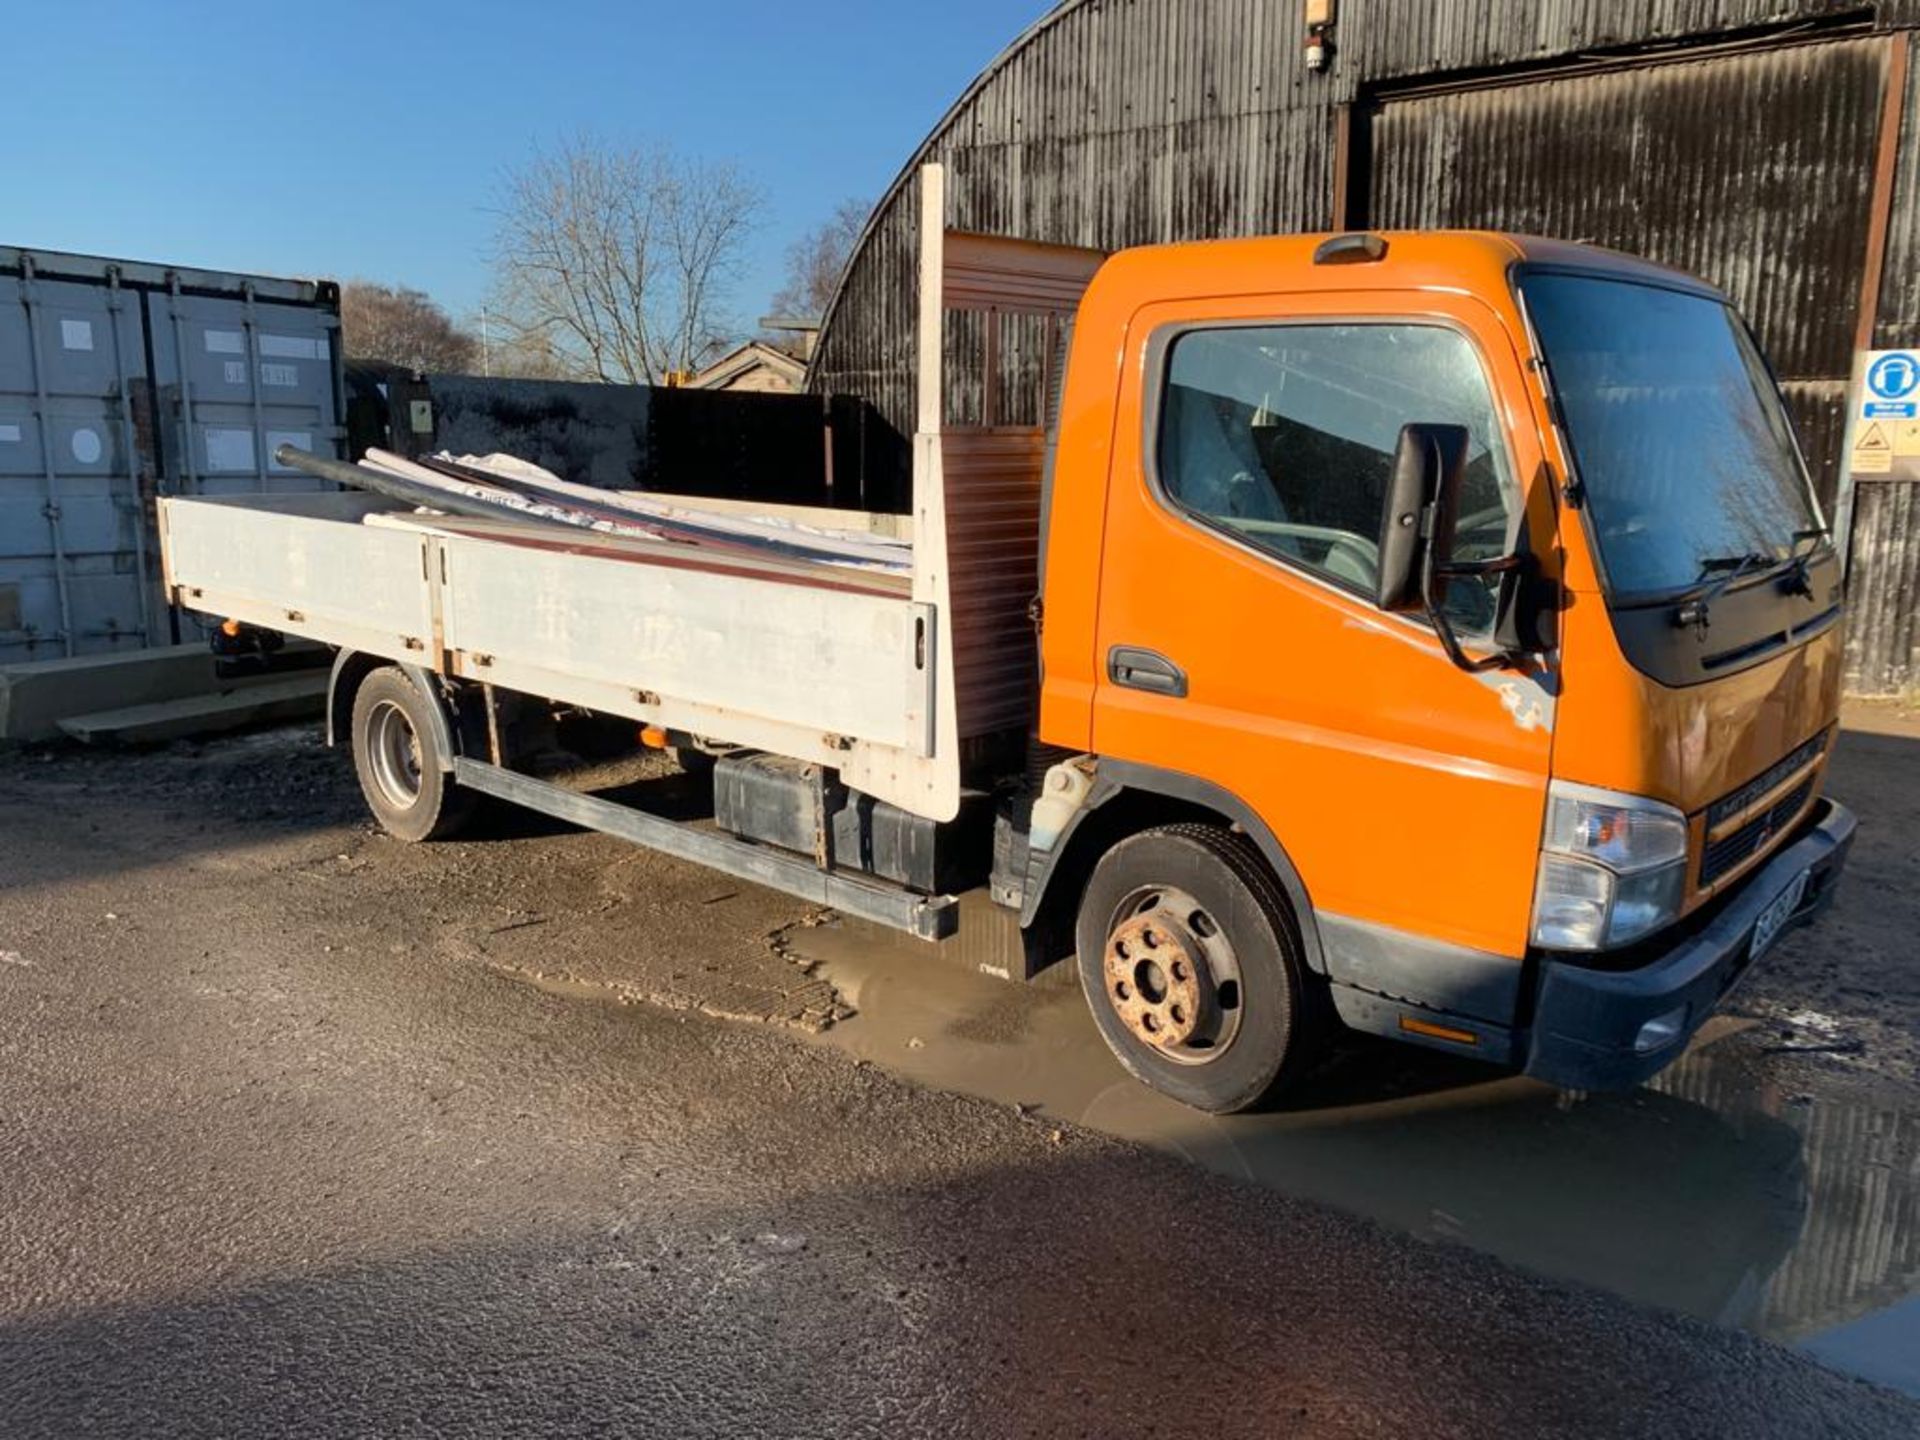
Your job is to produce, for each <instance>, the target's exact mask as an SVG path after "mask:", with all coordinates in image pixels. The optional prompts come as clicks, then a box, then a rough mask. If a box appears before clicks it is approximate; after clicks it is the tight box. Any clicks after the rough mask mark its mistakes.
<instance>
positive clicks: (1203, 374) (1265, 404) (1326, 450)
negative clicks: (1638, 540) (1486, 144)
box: [1159, 324, 1519, 633]
mask: <svg viewBox="0 0 1920 1440" xmlns="http://www.w3.org/2000/svg"><path fill="white" fill-rule="evenodd" d="M1413 423H1427V424H1445V425H1464V426H1465V427H1466V428H1467V431H1468V432H1469V434H1471V435H1472V437H1473V446H1472V450H1471V451H1470V454H1469V469H1468V472H1467V484H1466V493H1465V495H1464V497H1463V498H1462V501H1461V506H1460V524H1459V533H1458V539H1457V543H1456V546H1455V550H1454V553H1455V555H1456V557H1458V558H1460V559H1463V560H1464V559H1484V558H1491V557H1493V556H1496V555H1500V554H1503V553H1505V551H1506V548H1507V545H1508V543H1509V541H1508V536H1509V532H1510V530H1511V528H1512V521H1513V517H1514V515H1515V514H1516V513H1517V511H1518V509H1519V498H1518V492H1517V491H1516V489H1515V487H1514V485H1513V481H1512V477H1511V475H1510V473H1509V470H1510V467H1509V465H1508V463H1507V458H1506V452H1505V448H1504V446H1503V445H1502V444H1501V443H1500V441H1499V439H1498V438H1497V437H1498V432H1497V430H1496V428H1495V425H1494V415H1493V399H1492V394H1491V391H1490V390H1489V388H1488V384H1487V377H1486V372H1485V370H1484V369H1483V368H1482V366H1481V364H1480V360H1479V357H1478V356H1477V355H1476V354H1475V353H1474V349H1473V346H1472V344H1471V343H1470V342H1469V341H1468V340H1467V339H1466V337H1465V336H1463V335H1461V334H1460V333H1459V332H1457V331H1455V330H1451V329H1448V328H1446V327H1444V326H1439V325H1415V324H1379V325H1285V326H1278V325H1276V326H1263V327H1258V328H1246V329H1220V330H1195V331H1190V332H1188V333H1187V334H1185V335H1182V336H1180V338H1179V339H1178V340H1176V341H1175V342H1174V344H1173V346H1172V349H1171V352H1170V354H1169V356H1168V359H1167V375H1166V391H1165V397H1164V400H1163V403H1162V406H1161V420H1160V437H1159V478H1160V485H1161V488H1162V489H1163V490H1164V491H1165V492H1166V495H1167V498H1168V499H1169V500H1171V501H1172V502H1173V503H1174V504H1175V505H1176V506H1178V507H1180V508H1181V509H1184V510H1187V511H1189V512H1191V513H1192V514H1193V515H1194V516H1195V518H1197V519H1199V520H1202V521H1204V522H1205V523H1207V524H1209V525H1212V526H1214V527H1217V528H1219V529H1221V530H1224V531H1226V532H1228V533H1229V534H1232V535H1234V536H1236V537H1238V538H1239V539H1240V540H1242V541H1244V542H1246V543H1247V544H1249V545H1252V546H1254V547H1256V548H1258V549H1260V550H1264V551H1266V552H1267V553H1268V554H1270V555H1274V556H1276V557H1278V558H1279V559H1281V560H1284V561H1286V562H1287V563H1288V564H1291V565H1295V566H1298V567H1300V568H1302V569H1306V570H1310V571H1313V572H1314V573H1316V574H1318V575H1320V576H1322V577H1323V578H1325V579H1328V580H1331V581H1333V582H1334V583H1336V584H1338V585H1342V586H1344V587H1346V588H1348V589H1351V590H1354V591H1357V592H1358V593H1360V594H1363V595H1371V594H1372V593H1373V590H1374V586H1375V583H1376V581H1377V580H1378V579H1379V572H1380V538H1379V537H1380V516H1381V510H1382V507H1383V506H1384V505H1385V502H1386V492H1387V482H1388V478H1389V475H1390V473H1391V471H1392V468H1393V456H1394V451H1395V449H1396V448H1397V447H1398V445H1399V442H1400V429H1401V427H1402V426H1404V425H1408V424H1413ZM1493 599H1494V595H1493V589H1492V588H1491V586H1489V585H1487V584H1481V583H1475V584H1472V585H1456V586H1455V587H1454V590H1453V593H1452V594H1450V595H1449V597H1448V601H1447V609H1448V612H1449V613H1450V615H1451V616H1452V618H1453V620H1454V623H1455V624H1456V625H1457V626H1459V627H1460V629H1461V630H1462V631H1464V632H1467V633H1485V632H1486V631H1488V630H1490V629H1491V628H1492V626H1493V619H1494V614H1493V611H1494V603H1493Z"/></svg>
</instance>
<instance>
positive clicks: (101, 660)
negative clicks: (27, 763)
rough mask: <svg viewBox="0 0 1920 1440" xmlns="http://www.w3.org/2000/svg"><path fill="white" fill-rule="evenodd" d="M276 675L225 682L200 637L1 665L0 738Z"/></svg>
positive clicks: (21, 737)
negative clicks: (115, 652)
mask: <svg viewBox="0 0 1920 1440" xmlns="http://www.w3.org/2000/svg"><path fill="white" fill-rule="evenodd" d="M281 678H283V677H282V676H278V675H263V676H258V677H250V678H249V679H246V680H242V681H223V680H221V679H219V678H218V677H217V676H216V675H215V674H214V669H213V656H212V654H211V653H210V652H209V651H208V649H207V647H206V645H205V644H204V643H194V644H188V645H170V646H165V647H162V648H159V649H154V650H139V651H134V652H131V653H129V654H124V655H82V656H77V657H75V658H73V659H70V660H36V661H31V662H28V663H25V664H20V665H0V741H9V740H10V741H16V742H18V741H46V740H57V739H59V738H60V736H61V733H62V732H61V728H60V722H61V721H62V720H66V719H71V718H72V717H74V716H79V715H93V714H97V713H99V712H101V711H105V710H122V709H126V708H128V707H131V706H139V705H153V704H158V703H161V702H163V701H168V700H180V699H185V698H187V697H189V696H196V695H197V696H215V695H219V694H222V693H224V692H226V691H230V690H237V689H244V688H247V687H250V686H253V685H259V684H270V683H273V682H275V681H276V680H279V679H281Z"/></svg>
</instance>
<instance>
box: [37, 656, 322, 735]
mask: <svg viewBox="0 0 1920 1440" xmlns="http://www.w3.org/2000/svg"><path fill="white" fill-rule="evenodd" d="M326 703H327V672H326V671H324V670H313V671H308V672H307V673H305V674H302V675H294V676H290V677H288V676H283V677H279V678H276V679H270V680H262V681H253V682H250V683H248V684H245V685H241V686H238V687H235V688H233V689H230V690H228V691H226V692H224V693H222V694H217V695H189V696H185V697H183V698H181V699H178V700H160V701H156V702H154V703H153V704H150V705H131V706H127V707H125V708H123V709H119V710H104V711H100V712H99V713H97V714H93V715H75V716H69V717H68V718H66V719H63V720H62V721H60V727H59V728H60V730H61V732H62V733H64V734H66V735H68V736H71V737H72V738H73V739H75V740H78V741H80V742H81V743H82V744H86V745H164V744H166V743H167V742H168V741H171V740H185V739H187V738H188V737H190V736H197V735H219V734H223V733H225V732H226V731H229V730H244V729H246V728H248V727H249V726H253V725H268V724H276V723H280V722H284V721H288V720H305V719H317V718H318V717H319V716H320V714H321V712H322V711H323V710H324V709H325V708H326Z"/></svg>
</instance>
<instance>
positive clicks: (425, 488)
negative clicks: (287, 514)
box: [273, 445, 581, 530]
mask: <svg viewBox="0 0 1920 1440" xmlns="http://www.w3.org/2000/svg"><path fill="white" fill-rule="evenodd" d="M273 458H274V461H275V462H276V463H277V464H280V465H284V466H286V467H287V468H288V469H289V470H299V471H302V472H303V473H305V474H308V475H312V476H314V477H315V478H316V479H320V480H331V481H333V482H334V483H335V484H336V485H347V486H351V487H352V488H353V489H355V490H371V491H372V492H373V493H374V494H376V495H385V496H386V497H387V498H388V499H390V500H398V501H400V502H401V503H402V504H406V505H416V506H418V507H420V508H421V509H423V510H438V511H441V512H442V513H443V514H448V515H471V516H473V517H474V518H476V519H480V520H499V519H502V518H505V519H510V520H514V521H517V522H520V523H523V524H527V525H549V526H552V527H553V528H554V529H556V530H578V529H580V528H581V527H580V526H577V525H570V524H568V523H566V522H565V521H563V520H552V519H549V518H547V517H546V516H544V515H532V514H529V513H527V512H526V511H524V510H516V509H514V508H513V507H512V506H510V505H496V504H493V503H492V502H490V501H486V500H474V499H471V498H469V497H468V496H465V495H458V494H455V493H453V492H452V491H448V490H437V489H435V488H434V487H433V486H431V485H419V484H416V483H415V482H413V481H411V480H403V479H401V478H400V477H399V476H397V475H389V474H387V473H385V472H384V471H380V470H369V469H367V468H366V467H365V466H362V465H349V464H348V463H347V462H346V461H344V460H327V459H324V458H322V457H321V456H319V455H310V454H308V453H307V452H306V451H305V450H301V449H297V448H296V447H294V446H292V445H282V446H281V447H280V448H279V449H278V450H275V451H274V452H273Z"/></svg>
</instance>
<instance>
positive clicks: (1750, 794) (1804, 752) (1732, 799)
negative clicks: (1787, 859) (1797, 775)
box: [1707, 730, 1833, 844]
mask: <svg viewBox="0 0 1920 1440" xmlns="http://www.w3.org/2000/svg"><path fill="white" fill-rule="evenodd" d="M1832 739H1833V732H1832V731H1831V730H1823V731H1821V732H1820V733H1819V734H1818V735H1816V736H1814V737H1813V739H1811V740H1809V741H1808V742H1807V743H1806V744H1804V745H1802V746H1801V747H1800V748H1799V749H1798V750H1796V751H1794V752H1793V753H1792V754H1791V755H1789V756H1787V757H1786V758H1785V759H1784V760H1782V761H1780V762H1779V763H1778V764H1777V765H1774V766H1772V767H1771V768H1769V769H1768V770H1767V772H1766V773H1765V774H1764V775H1756V776H1755V777H1754V778H1753V779H1751V780H1749V781H1748V782H1747V783H1746V784H1744V785H1742V786H1741V787H1740V788H1739V789H1738V790H1736V791H1734V792H1733V793H1732V794H1731V795H1723V796H1722V797H1721V798H1720V799H1718V800H1716V801H1714V802H1713V808H1711V809H1710V810H1708V811H1707V828H1708V829H1709V830H1712V829H1714V828H1715V827H1717V826H1718V825H1720V823H1721V822H1722V821H1724V820H1725V819H1726V818H1727V817H1728V816H1729V815H1738V814H1739V813H1740V812H1741V811H1742V810H1744V809H1746V808H1747V807H1748V806H1749V805H1751V804H1753V802H1754V801H1756V800H1758V799H1759V798H1760V797H1761V796H1762V795H1764V794H1766V793H1767V792H1768V791H1769V790H1771V789H1773V788H1774V787H1775V786H1776V785H1780V784H1783V783H1785V781H1786V779H1787V777H1788V776H1789V775H1792V774H1793V773H1794V772H1795V771H1796V770H1799V769H1801V768H1802V767H1803V766H1806V765H1811V764H1812V763H1813V762H1814V761H1815V760H1816V759H1817V758H1819V757H1820V756H1821V755H1823V754H1825V753H1826V749H1827V745H1828V743H1829V742H1830V741H1831V740H1832ZM1789 798H1791V797H1789ZM1756 818H1758V817H1756ZM1741 833H1742V834H1745V833H1746V832H1745V830H1744V829H1743V830H1742V831H1741ZM1733 838H1734V837H1733V836H1731V835H1729V836H1728V837H1727V839H1726V840H1725V841H1723V842H1722V843H1723V844H1730V843H1732V841H1733Z"/></svg>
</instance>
